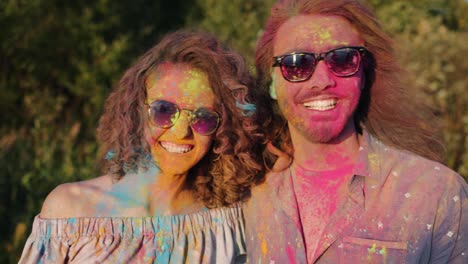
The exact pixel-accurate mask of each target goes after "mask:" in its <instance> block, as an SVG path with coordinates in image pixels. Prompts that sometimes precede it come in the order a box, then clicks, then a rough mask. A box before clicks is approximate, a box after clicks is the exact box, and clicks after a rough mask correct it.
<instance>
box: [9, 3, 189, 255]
mask: <svg viewBox="0 0 468 264" xmlns="http://www.w3.org/2000/svg"><path fill="white" fill-rule="evenodd" d="M189 10H190V5H187V2H186V1H182V0H174V1H145V0H132V1H130V0H123V1H110V0H97V1H96V0H94V1H90V0H85V1H74V2H68V1H59V0H47V1H45V0H30V1H20V0H6V1H2V2H0V27H1V28H2V34H0V62H1V63H0V68H1V70H0V110H1V111H2V112H3V113H4V114H3V115H1V116H0V120H1V125H0V157H1V160H0V169H1V171H2V172H3V173H4V177H1V179H0V183H1V189H0V199H1V200H2V201H3V202H2V204H1V205H0V213H1V215H2V216H3V217H2V218H1V219H0V234H1V235H0V239H1V241H2V244H1V248H0V262H1V263H8V262H12V263H13V262H16V261H17V259H16V258H17V256H19V254H20V251H21V249H22V246H23V245H24V240H25V237H26V235H27V234H28V233H29V232H30V227H31V223H32V220H33V216H34V215H35V214H38V213H39V211H40V207H41V205H42V202H43V200H44V198H45V197H46V195H47V193H49V192H50V191H51V189H53V188H54V187H55V186H57V185H58V184H60V183H64V182H70V181H77V180H82V179H86V178H90V177H95V176H97V175H98V173H99V171H98V170H97V169H96V166H95V164H96V150H97V145H96V142H95V136H94V134H95V129H96V126H97V122H98V118H99V115H100V113H101V110H102V108H103V104H104V100H105V98H106V96H107V94H108V93H109V91H110V89H111V87H112V86H113V85H114V84H115V83H116V81H117V80H118V78H119V77H120V75H121V74H122V72H123V70H124V69H125V68H127V67H128V66H129V64H130V63H131V62H132V61H134V60H135V59H136V56H138V55H139V54H140V53H142V52H143V51H144V50H146V49H147V48H149V47H150V46H151V45H152V44H153V43H154V42H155V41H156V39H157V38H159V37H160V35H161V34H163V33H165V32H167V31H169V30H172V29H175V28H178V27H181V26H183V25H184V23H185V17H186V14H187V13H188V11H189Z"/></svg>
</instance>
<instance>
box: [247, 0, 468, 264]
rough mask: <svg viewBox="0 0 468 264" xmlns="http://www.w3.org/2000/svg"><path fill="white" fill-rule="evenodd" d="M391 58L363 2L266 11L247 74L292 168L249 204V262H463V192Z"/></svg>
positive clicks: (312, 2)
mask: <svg viewBox="0 0 468 264" xmlns="http://www.w3.org/2000/svg"><path fill="white" fill-rule="evenodd" d="M395 61H396V59H395V56H394V52H393V50H392V41H391V39H390V38H389V37H388V36H387V35H386V34H385V33H384V32H383V31H382V30H381V29H380V27H379V25H378V22H377V20H376V18H375V15H374V13H373V12H372V11H371V10H370V9H369V8H368V7H367V6H366V5H364V4H363V3H362V2H361V1H356V0H334V1H329V0H309V1H306V0H302V1H301V0H280V1H278V2H277V3H276V4H275V6H274V7H273V8H272V14H271V16H270V18H269V20H268V22H267V25H266V28H265V32H264V33H263V35H262V37H261V38H260V41H259V44H258V46H257V51H256V66H257V69H258V74H259V80H260V83H261V86H262V87H268V89H269V94H270V96H271V98H272V99H273V104H274V106H275V108H276V109H277V110H278V111H277V112H278V113H279V116H278V117H277V118H274V120H275V122H274V123H273V125H272V126H271V129H269V130H268V131H269V132H271V136H270V137H271V138H272V142H273V145H275V147H276V148H275V147H273V145H270V147H269V150H270V151H271V152H272V153H275V154H277V155H279V156H280V157H284V156H286V157H290V158H291V159H290V162H286V163H285V162H284V158H280V159H278V161H277V163H276V164H275V167H274V170H273V171H272V172H271V173H269V174H268V175H267V176H266V180H265V183H263V184H261V185H260V186H258V187H257V188H255V189H254V190H253V195H252V198H251V200H250V201H249V202H248V204H247V205H246V210H245V213H246V224H247V238H246V239H247V246H248V247H247V248H248V250H249V252H248V257H249V258H250V261H251V262H252V263H306V262H307V263H448V262H449V263H468V249H467V244H468V243H467V240H468V238H467V230H468V220H467V219H468V218H467V214H468V211H467V201H468V199H467V190H468V187H467V184H466V183H465V181H464V180H463V179H462V178H461V177H460V175H458V174H456V173H455V172H453V171H452V170H450V169H448V168H447V167H445V166H443V165H441V164H440V163H438V162H437V161H439V160H441V157H440V156H441V153H442V151H441V149H442V147H441V144H440V143H439V141H438V140H437V138H436V137H435V136H434V131H432V130H431V129H432V128H433V126H431V125H430V124H429V123H428V121H427V120H425V119H424V118H427V117H428V114H427V113H429V112H428V111H427V110H425V109H424V108H423V107H422V106H421V105H420V104H419V103H417V102H416V101H415V97H414V96H411V91H410V90H409V87H408V86H407V85H406V84H405V83H404V78H402V76H403V75H402V71H401V69H400V68H399V66H398V65H397V64H396V62H395ZM283 165H284V166H283Z"/></svg>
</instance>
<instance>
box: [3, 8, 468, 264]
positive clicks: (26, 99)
mask: <svg viewBox="0 0 468 264" xmlns="http://www.w3.org/2000/svg"><path fill="white" fill-rule="evenodd" d="M273 2H274V0H266V1H264V0H233V1H215V0H195V1H190V2H187V1H182V0H172V1H163V0H159V1H157V0H153V1H149V0H132V1H130V0H122V1H110V0H94V1H91V0H83V1H74V2H70V1H60V0H47V1H46V0H29V1H21V0H4V1H1V2H0V27H1V28H2V34H0V110H1V111H2V113H4V114H3V115H1V116H0V169H1V171H2V172H3V173H4V177H2V178H1V179H0V199H1V200H2V201H3V203H2V204H0V213H1V215H2V216H3V217H2V218H1V219H0V234H1V235H0V240H1V245H0V262H1V263H9V262H11V263H13V262H16V261H17V257H18V256H19V254H20V253H21V249H22V247H23V245H24V241H25V238H26V236H27V235H28V234H29V232H30V227H31V223H32V220H33V216H34V215H35V214H38V213H39V211H40V208H41V204H42V202H43V200H44V198H45V197H46V195H47V193H48V192H50V191H51V190H52V189H53V188H54V187H55V186H57V185H58V184H60V183H64V182H70V181H77V180H82V179H86V178H91V177H95V176H96V175H98V173H99V172H98V170H97V169H96V167H95V160H96V150H97V145H96V143H95V136H94V133H95V129H96V126H97V122H98V118H99V115H100V113H101V110H102V108H103V104H104V100H105V97H106V96H107V94H108V93H109V91H110V89H111V87H112V86H113V85H115V84H116V82H117V80H118V78H119V77H120V76H121V74H122V72H123V70H124V69H125V68H127V67H128V66H129V64H130V63H131V62H132V61H134V60H135V59H136V56H138V55H139V54H141V52H142V51H144V50H146V49H147V48H149V47H150V46H151V45H152V44H153V43H154V42H155V40H156V39H158V38H159V37H160V36H161V34H163V33H165V32H167V31H170V30H172V29H175V28H178V27H180V26H183V25H186V26H191V27H201V28H204V29H207V30H209V31H211V32H213V33H214V34H215V35H217V36H219V37H220V38H221V39H222V40H223V41H225V42H227V43H229V44H230V45H232V46H233V47H234V48H236V49H238V50H239V51H241V52H242V53H243V54H245V55H246V57H247V60H248V61H249V62H252V55H253V50H254V48H255V44H256V40H257V38H258V36H259V35H260V34H261V32H262V31H261V30H262V27H263V25H264V23H265V20H266V18H267V16H268V15H269V9H270V7H271V5H272V4H273ZM370 3H371V4H372V5H373V6H374V7H375V8H376V10H377V13H378V16H379V18H380V19H381V20H382V21H383V24H384V26H385V28H386V30H387V31H388V32H390V33H391V34H392V35H393V36H394V37H395V39H396V40H397V43H399V44H400V46H401V47H400V50H401V54H400V55H401V60H402V63H403V65H406V66H407V69H408V70H409V71H410V72H411V73H413V74H412V75H413V76H414V87H415V88H416V89H419V90H420V91H421V94H423V95H424V96H425V97H426V100H427V101H428V102H429V103H431V104H432V105H434V108H435V109H437V114H438V115H439V116H440V117H441V119H442V120H443V125H444V131H443V132H444V137H445V141H446V145H447V150H448V156H447V164H448V165H449V166H450V167H451V168H453V169H455V170H457V171H458V172H459V173H460V174H462V175H465V176H468V139H467V134H468V113H467V110H466V109H467V102H468V93H466V92H465V90H466V88H465V86H466V85H467V83H468V80H467V77H466V72H467V62H466V61H465V60H464V56H463V55H464V54H466V53H467V46H466V45H465V44H464V41H463V40H464V39H467V20H466V19H467V18H466V16H465V14H466V13H467V11H468V7H467V5H468V4H467V3H466V2H465V1H463V0H448V1H443V0H420V1H403V0H371V1H370Z"/></svg>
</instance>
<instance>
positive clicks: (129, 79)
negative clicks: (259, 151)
mask: <svg viewBox="0 0 468 264" xmlns="http://www.w3.org/2000/svg"><path fill="white" fill-rule="evenodd" d="M251 85H252V79H251V77H250V75H249V72H248V69H247V67H246V65H245V63H244V61H243V59H242V57H241V56H240V55H239V54H237V53H235V52H234V51H232V50H229V49H226V48H225V47H223V46H222V45H221V44H220V43H219V42H218V41H217V40H216V39H215V38H213V37H212V36H210V35H208V34H206V33H197V32H188V31H178V32H175V33H172V34H169V35H167V36H166V37H165V38H163V40H162V41H161V42H160V43H159V44H157V45H156V46H155V47H153V48H152V49H150V50H149V51H148V52H146V53H145V54H144V55H143V56H142V57H141V58H140V59H139V60H138V61H137V62H136V64H135V65H134V66H132V67H131V68H130V69H128V70H127V72H126V73H125V74H124V76H123V77H122V79H121V80H120V83H119V85H118V87H117V89H116V90H115V91H114V92H113V93H112V94H111V95H110V96H109V98H108V99H107V101H106V106H105V110H104V114H103V116H102V117H101V120H100V124H99V128H98V131H97V132H98V134H97V136H98V140H99V142H100V145H101V149H102V153H101V156H102V160H103V161H104V162H103V168H104V171H105V172H106V174H105V175H104V176H101V177H98V178H95V179H91V180H87V181H82V182H76V183H67V184H63V185H60V186H59V187H57V188H56V189H55V190H53V191H52V192H51V193H50V194H49V196H48V197H47V198H46V200H45V202H44V205H43V208H42V211H41V213H40V215H38V216H37V217H36V219H35V221H34V225H33V231H32V234H31V236H30V237H29V239H28V241H27V242H26V246H25V248H24V251H23V255H22V258H21V260H20V263H37V262H53V263H57V262H69V263H96V262H98V263H103V262H104V263H128V262H136V263H182V262H184V263H187V262H188V263H232V262H242V261H243V259H245V246H244V234H243V231H244V226H243V222H242V221H243V220H242V213H241V210H240V208H239V207H238V205H237V203H238V202H240V201H243V200H245V198H247V197H248V196H249V188H250V186H251V185H252V184H253V183H254V182H256V181H257V178H258V175H261V174H262V166H261V161H260V160H261V159H258V157H257V156H254V155H253V154H251V153H255V150H254V149H252V146H255V145H258V144H256V142H257V141H258V140H261V134H259V133H258V131H257V130H258V129H257V127H256V126H255V125H254V122H253V121H254V120H253V117H254V116H255V115H254V113H255V106H254V105H253V104H251V103H249V102H248V97H249V96H248V93H249V91H248V87H250V86H251Z"/></svg>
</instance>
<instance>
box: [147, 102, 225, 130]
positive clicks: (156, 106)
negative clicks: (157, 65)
mask: <svg viewBox="0 0 468 264" xmlns="http://www.w3.org/2000/svg"><path fill="white" fill-rule="evenodd" d="M147 106H148V114H149V118H150V122H151V123H152V124H153V125H155V126H157V127H160V128H170V127H172V126H173V125H175V123H176V122H177V120H178V119H179V117H180V112H181V111H182V110H185V111H188V112H189V115H188V121H189V124H190V127H191V128H192V130H193V131H194V132H196V133H198V134H200V135H204V136H207V135H210V134H212V133H213V132H215V131H216V129H217V128H218V126H219V123H220V117H219V114H218V113H216V112H215V111H212V110H209V109H206V108H203V107H200V108H197V109H195V110H187V109H180V108H179V107H178V106H177V105H176V104H174V103H171V102H169V101H165V100H156V101H154V102H152V103H151V104H149V105H147Z"/></svg>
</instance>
